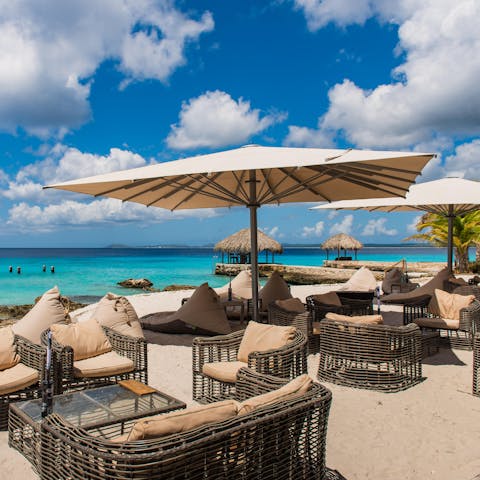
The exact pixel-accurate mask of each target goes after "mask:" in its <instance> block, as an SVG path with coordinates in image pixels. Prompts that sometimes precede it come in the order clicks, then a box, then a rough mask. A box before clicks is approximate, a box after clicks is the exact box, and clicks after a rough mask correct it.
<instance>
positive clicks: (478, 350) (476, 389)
mask: <svg viewBox="0 0 480 480" xmlns="http://www.w3.org/2000/svg"><path fill="white" fill-rule="evenodd" d="M479 374H480V333H476V334H475V335H474V337H473V382H472V393H473V395H477V396H479V397H480V382H479V378H478V377H479Z"/></svg>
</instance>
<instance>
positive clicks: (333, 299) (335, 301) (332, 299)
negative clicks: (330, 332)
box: [312, 292, 342, 307]
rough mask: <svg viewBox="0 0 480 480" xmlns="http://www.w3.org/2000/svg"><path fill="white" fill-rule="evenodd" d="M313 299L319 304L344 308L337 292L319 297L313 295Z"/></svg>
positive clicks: (322, 294) (321, 294)
mask: <svg viewBox="0 0 480 480" xmlns="http://www.w3.org/2000/svg"><path fill="white" fill-rule="evenodd" d="M312 298H313V299H314V300H315V301H316V302H318V303H323V304H325V305H336V306H338V307H341V306H342V301H341V300H340V297H339V296H338V295H337V294H336V293H335V292H327V293H320V294H318V295H312Z"/></svg>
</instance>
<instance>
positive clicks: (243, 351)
mask: <svg viewBox="0 0 480 480" xmlns="http://www.w3.org/2000/svg"><path fill="white" fill-rule="evenodd" d="M192 362H193V368H192V370H193V399H194V400H196V401H197V402H200V403H210V402H214V401H217V400H223V399H226V398H231V396H232V395H233V394H234V391H235V379H236V375H237V372H238V371H239V370H240V368H242V367H247V366H248V367H249V368H252V369H253V370H255V371H257V372H259V373H263V374H268V375H274V376H276V377H280V378H295V377H296V376H298V375H301V374H302V373H306V371H307V338H306V337H305V335H304V334H303V333H302V332H301V331H300V330H298V329H296V328H295V327H279V326H276V325H265V324H261V323H257V322H253V321H250V322H249V324H248V325H247V328H246V329H245V330H240V331H237V332H234V333H231V334H230V335H221V336H217V337H210V338H195V339H194V340H193V345H192Z"/></svg>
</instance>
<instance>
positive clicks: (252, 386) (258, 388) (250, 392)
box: [235, 367, 289, 402]
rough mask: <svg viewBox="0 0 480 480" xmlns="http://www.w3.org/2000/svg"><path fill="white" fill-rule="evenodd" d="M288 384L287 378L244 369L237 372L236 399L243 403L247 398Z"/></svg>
mask: <svg viewBox="0 0 480 480" xmlns="http://www.w3.org/2000/svg"><path fill="white" fill-rule="evenodd" d="M288 382H289V379H287V378H278V377H273V376H271V375H264V374H262V373H258V372H255V371H254V370H252V369H251V368H246V367H243V368H241V369H240V370H239V371H238V372H237V381H236V383H235V399H236V400H238V401H240V402H241V401H243V400H245V399H247V398H251V397H254V396H256V395H261V394H262V393H267V392H271V391H272V390H276V389H277V388H280V387H282V386H283V385H285V384H287V383H288Z"/></svg>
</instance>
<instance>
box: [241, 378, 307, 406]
mask: <svg viewBox="0 0 480 480" xmlns="http://www.w3.org/2000/svg"><path fill="white" fill-rule="evenodd" d="M312 383H313V381H312V379H311V378H310V377H309V376H308V375H307V374H303V375H300V376H298V377H296V378H294V379H293V380H291V381H290V382H288V383H287V384H286V385H284V386H283V387H280V388H278V389H277V390H272V391H271V392H267V393H263V394H262V395H257V396H255V397H251V398H248V399H247V400H244V401H243V402H241V403H240V408H239V410H238V414H239V415H241V414H244V413H250V412H251V411H252V410H255V409H257V408H260V407H263V406H265V405H269V404H271V403H274V402H279V401H282V400H288V399H289V398H294V397H295V396H297V395H302V394H303V393H305V392H307V391H308V390H310V387H311V386H312Z"/></svg>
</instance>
